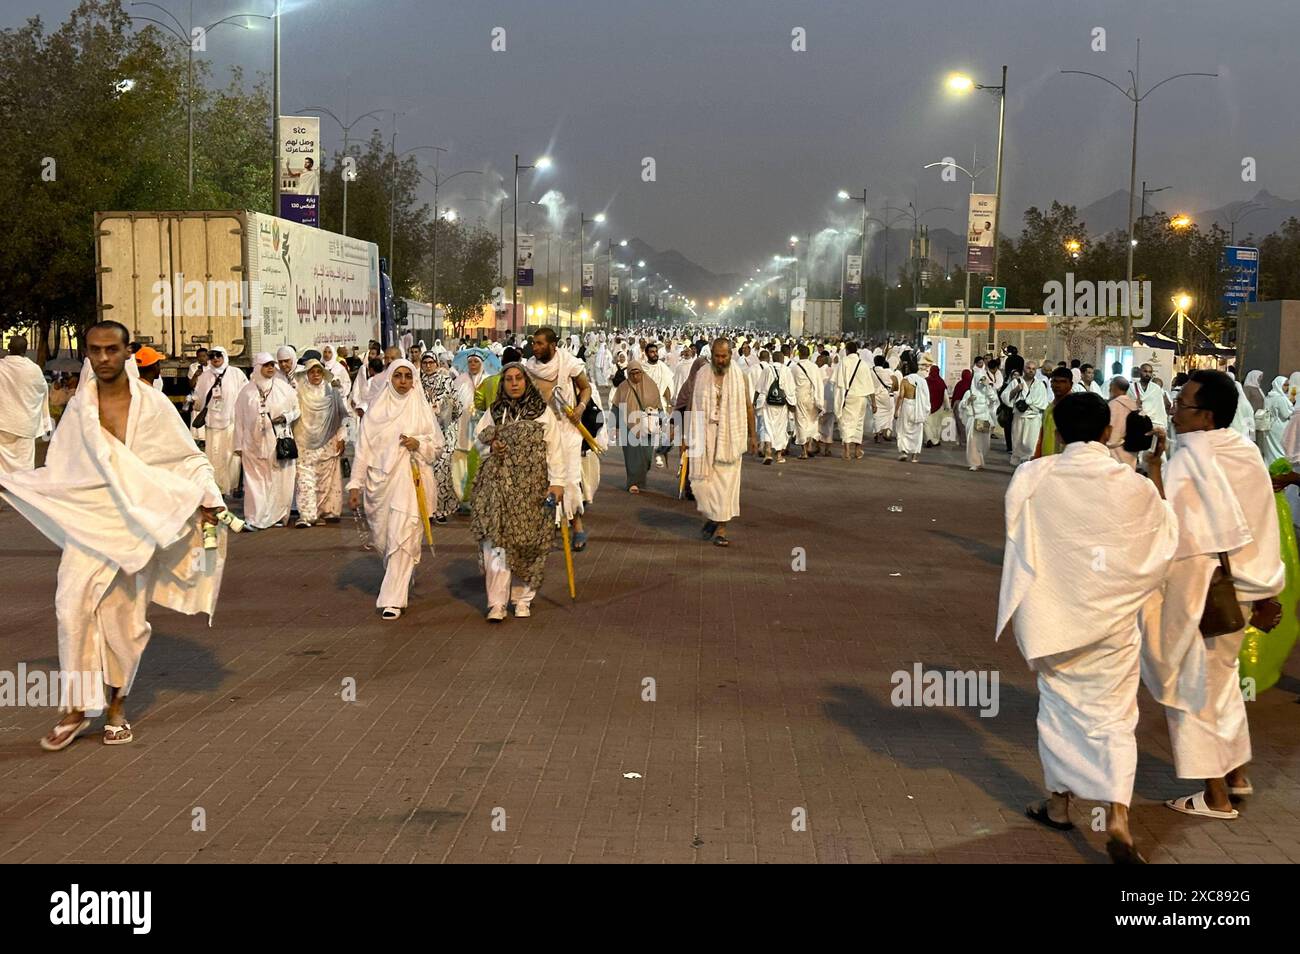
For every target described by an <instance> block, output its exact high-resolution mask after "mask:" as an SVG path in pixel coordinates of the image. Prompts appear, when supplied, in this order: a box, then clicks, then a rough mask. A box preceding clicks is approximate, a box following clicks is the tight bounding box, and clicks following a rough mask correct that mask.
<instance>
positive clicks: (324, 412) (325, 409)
mask: <svg viewBox="0 0 1300 954" xmlns="http://www.w3.org/2000/svg"><path fill="white" fill-rule="evenodd" d="M312 368H320V369H321V371H323V372H324V373H325V379H324V380H323V381H321V383H320V384H312V383H311V379H310V378H308V377H307V372H308V371H310V370H311V369H312ZM294 376H295V377H296V378H297V379H298V381H297V385H298V409H299V411H300V412H301V414H302V416H301V417H300V418H299V419H298V426H297V428H296V430H297V431H298V435H299V438H300V439H301V440H302V441H303V443H304V444H305V445H306V446H307V448H308V449H309V450H318V449H320V448H321V447H324V446H325V444H326V443H327V442H328V441H329V440H330V438H332V437H333V436H334V435H335V434H337V433H338V430H339V428H340V427H342V426H343V420H344V418H345V417H346V416H347V408H346V407H344V405H343V392H342V391H340V390H339V389H338V388H336V387H332V386H331V383H330V382H332V381H333V380H334V373H333V372H332V371H330V369H329V368H328V367H326V366H325V365H324V364H322V363H321V362H319V361H317V360H316V359H315V358H312V359H311V360H310V361H308V362H307V364H306V365H304V366H303V367H302V368H301V369H300V370H298V371H296V372H294Z"/></svg>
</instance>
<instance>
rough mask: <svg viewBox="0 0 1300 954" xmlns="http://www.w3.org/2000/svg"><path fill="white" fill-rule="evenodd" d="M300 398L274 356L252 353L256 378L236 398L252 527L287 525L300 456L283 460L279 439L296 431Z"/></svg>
mask: <svg viewBox="0 0 1300 954" xmlns="http://www.w3.org/2000/svg"><path fill="white" fill-rule="evenodd" d="M298 415H299V411H298V398H297V395H296V394H295V392H294V390H293V388H291V387H289V385H287V384H286V383H285V382H284V381H283V379H281V377H280V370H279V368H278V367H277V365H276V360H275V358H273V357H271V355H270V353H269V352H265V351H263V352H261V353H260V354H258V355H256V356H255V357H254V358H253V380H251V381H249V382H248V384H246V385H244V389H243V390H242V391H240V392H239V400H238V401H236V402H235V453H236V454H238V455H239V459H240V461H241V462H242V464H243V468H244V521H245V522H246V523H247V524H248V528H249V529H250V530H265V529H267V528H268V527H274V526H276V525H277V524H282V525H285V526H287V525H288V523H289V511H290V508H291V507H292V505H293V486H294V480H295V478H296V476H297V467H296V464H297V461H296V459H286V460H280V459H279V458H278V456H277V453H276V442H277V441H278V440H279V438H282V437H291V436H292V431H291V425H292V424H293V422H294V421H296V420H298Z"/></svg>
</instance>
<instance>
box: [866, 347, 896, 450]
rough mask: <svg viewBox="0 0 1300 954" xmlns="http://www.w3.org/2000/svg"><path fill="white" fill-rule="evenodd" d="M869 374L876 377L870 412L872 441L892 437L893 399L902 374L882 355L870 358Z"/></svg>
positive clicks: (877, 441)
mask: <svg viewBox="0 0 1300 954" xmlns="http://www.w3.org/2000/svg"><path fill="white" fill-rule="evenodd" d="M871 376H872V377H873V378H875V379H876V395H875V398H874V400H875V405H874V407H875V410H874V411H873V413H872V421H871V425H872V426H871V429H872V431H873V432H874V433H873V434H872V435H871V440H872V442H873V443H876V444H879V443H880V442H881V441H892V440H893V439H894V410H895V408H894V401H895V395H897V394H898V386H899V384H900V382H901V381H902V379H903V376H902V375H901V374H899V373H898V372H897V371H895V370H894V369H892V368H891V367H890V366H889V362H888V360H886V358H885V356H884V355H874V356H873V357H872V359H871Z"/></svg>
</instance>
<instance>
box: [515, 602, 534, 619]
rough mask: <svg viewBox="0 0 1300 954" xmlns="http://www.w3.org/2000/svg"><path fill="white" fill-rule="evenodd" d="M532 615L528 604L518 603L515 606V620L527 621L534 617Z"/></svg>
mask: <svg viewBox="0 0 1300 954" xmlns="http://www.w3.org/2000/svg"><path fill="white" fill-rule="evenodd" d="M532 615H533V611H532V609H531V608H530V607H529V606H528V604H527V603H516V604H515V618H516V619H527V618H528V617H530V616H532Z"/></svg>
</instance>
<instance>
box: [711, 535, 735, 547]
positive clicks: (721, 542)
mask: <svg viewBox="0 0 1300 954" xmlns="http://www.w3.org/2000/svg"><path fill="white" fill-rule="evenodd" d="M713 545H714V546H715V547H729V546H731V541H730V540H728V539H727V538H726V537H714V538H713Z"/></svg>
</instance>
